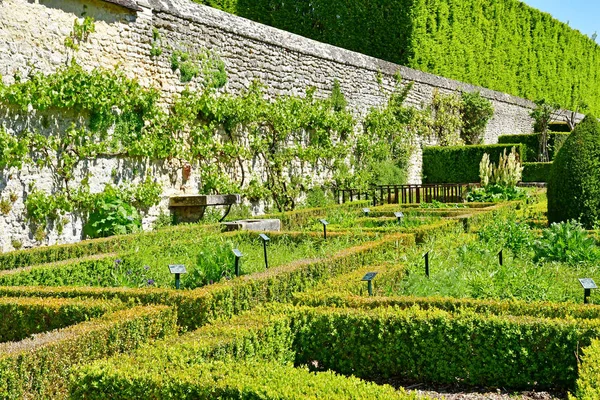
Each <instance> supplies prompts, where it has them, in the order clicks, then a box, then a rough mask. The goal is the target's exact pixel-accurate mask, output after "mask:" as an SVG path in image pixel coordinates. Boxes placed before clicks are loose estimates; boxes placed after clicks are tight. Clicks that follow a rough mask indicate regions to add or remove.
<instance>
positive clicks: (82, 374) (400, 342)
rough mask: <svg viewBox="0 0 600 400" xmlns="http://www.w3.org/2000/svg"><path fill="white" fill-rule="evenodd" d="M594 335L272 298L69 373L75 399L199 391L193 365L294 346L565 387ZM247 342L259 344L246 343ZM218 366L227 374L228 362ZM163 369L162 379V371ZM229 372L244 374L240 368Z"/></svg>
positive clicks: (570, 323) (331, 362)
mask: <svg viewBox="0 0 600 400" xmlns="http://www.w3.org/2000/svg"><path fill="white" fill-rule="evenodd" d="M275 326H276V328H274V327H275ZM211 327H214V328H216V329H215V330H214V331H213V330H211V329H210V328H211ZM261 331H263V332H266V334H264V336H263V337H264V338H265V340H264V341H263V340H258V341H256V340H257V337H258V336H260V335H261V333H260V332H261ZM211 332H212V333H211ZM207 335H208V336H207ZM257 335H258V336H257ZM598 335H600V321H598V320H596V319H585V320H583V319H575V318H565V319H552V318H534V317H529V316H520V317H516V316H511V315H494V314H485V313H480V312H477V311H473V310H465V309H459V310H457V311H455V312H452V313H451V312H448V311H444V310H440V309H437V308H431V309H426V310H424V309H420V308H418V307H411V308H405V309H402V308H398V307H375V308H372V309H348V308H308V307H304V306H292V305H272V306H270V307H268V308H267V309H266V310H265V309H262V310H255V311H254V313H253V315H252V316H249V315H247V314H246V315H245V316H242V317H240V318H235V319H234V320H232V322H231V323H230V322H229V321H227V322H219V323H216V324H215V325H214V326H205V327H203V328H201V329H200V330H199V331H197V332H193V333H190V334H188V335H186V336H184V337H182V341H181V343H178V342H177V341H174V340H170V341H169V340H167V341H164V343H161V344H159V345H158V346H156V347H155V348H154V349H152V348H151V347H150V346H145V347H143V348H141V349H140V350H138V351H136V352H134V353H133V354H130V355H125V356H117V357H113V358H111V359H109V360H105V361H98V362H96V363H94V364H93V365H91V366H84V367H83V368H82V369H81V370H80V371H78V375H77V378H76V380H77V381H78V382H81V381H83V382H85V384H84V385H75V386H74V387H73V389H74V391H75V393H76V395H77V396H82V397H76V398H100V397H83V396H101V395H102V394H103V393H110V394H112V393H113V392H112V390H119V389H123V390H124V393H125V394H128V395H130V396H131V397H136V396H138V395H139V393H142V392H140V391H142V390H144V388H145V387H146V386H145V385H148V384H150V386H151V387H154V385H157V387H156V388H152V389H150V390H158V391H157V392H151V393H155V394H156V395H157V396H158V398H161V396H166V395H167V394H173V395H176V397H177V396H183V395H184V394H183V392H180V391H179V390H184V389H183V388H184V387H185V388H186V389H185V390H187V389H189V390H192V393H195V394H198V393H203V392H201V391H200V392H198V390H200V389H198V387H197V386H200V387H202V388H203V389H202V390H204V388H205V386H204V383H203V382H205V381H204V380H203V378H202V377H201V376H198V375H197V374H192V373H191V371H198V370H202V368H203V366H204V365H206V363H214V362H219V361H228V360H235V365H239V366H241V367H240V369H241V370H242V371H244V373H243V375H246V374H247V375H250V376H254V379H260V378H257V376H258V375H260V374H261V371H262V370H261V369H260V368H256V366H255V364H252V366H251V367H250V368H248V370H247V371H245V370H244V367H243V366H244V361H245V360H246V361H247V360H261V361H259V363H258V364H260V365H268V363H276V364H275V365H281V363H282V362H283V363H285V361H286V360H287V358H288V357H289V356H290V355H291V354H295V364H296V365H313V366H315V365H318V369H319V370H332V371H335V372H337V373H340V374H344V375H354V376H356V377H359V378H362V379H368V380H376V379H379V380H380V379H382V378H383V379H388V378H391V377H394V378H401V379H408V380H418V381H426V382H435V383H440V384H452V383H456V381H457V379H458V380H459V381H461V382H463V383H464V384H472V385H485V386H492V387H506V388H511V389H532V388H536V389H559V390H572V389H573V388H574V385H575V382H576V378H577V355H576V353H577V351H578V349H579V348H586V347H587V346H588V345H589V344H590V343H591V342H592V340H594V339H595V338H597V337H598ZM290 342H291V344H290ZM159 343H160V342H159ZM253 343H256V344H257V347H258V348H257V349H252V350H250V351H249V350H248V349H251V348H252V346H253ZM155 344H156V343H155ZM248 344H250V345H248ZM288 346H290V347H289V350H286V348H288ZM290 351H291V353H290ZM586 354H587V353H586ZM282 356H283V357H282ZM315 361H316V362H317V363H318V364H315V363H314V362H315ZM219 365H220V366H221V367H223V368H225V369H224V370H222V371H221V372H223V373H224V375H226V376H228V375H229V374H230V370H229V368H228V367H225V366H223V365H222V364H219ZM275 370H277V368H275ZM165 371H166V374H167V376H168V377H169V378H168V379H165V380H162V379H161V376H164V374H165ZM297 371H298V370H292V369H289V370H287V369H286V370H285V371H279V372H278V373H277V374H276V375H273V379H275V380H280V381H281V382H282V383H281V384H275V383H274V382H275V381H273V382H271V383H270V384H269V386H271V387H273V388H276V389H277V394H278V395H281V396H283V395H284V394H286V393H290V395H296V396H298V393H296V392H295V391H294V390H295V389H296V387H302V386H301V385H299V384H293V385H290V384H289V383H288V374H292V375H293V374H295V373H297ZM186 375H188V376H191V377H192V378H191V379H189V380H186V381H185V382H187V384H188V385H184V386H182V387H180V386H179V383H177V384H176V385H175V386H176V387H177V388H178V389H176V391H175V392H171V391H170V390H172V389H168V388H167V386H168V384H167V382H169V381H171V380H174V381H178V380H179V379H180V377H183V376H186ZM208 375H209V376H212V374H210V373H209V374H208ZM307 376H308V375H307ZM236 377H237V378H238V379H240V380H241V381H245V378H242V376H241V375H236ZM583 378H584V377H582V378H580V379H583ZM265 384H266V383H265ZM338 385H340V389H341V388H343V387H345V386H343V385H344V383H340V382H334V381H332V382H331V385H330V387H331V388H332V389H334V388H336V387H337V386H338ZM162 390H167V391H166V392H163V391H162ZM280 390H288V392H285V391H283V392H280ZM107 391H108V392H107ZM159 394H160V395H159ZM115 395H116V396H119V395H120V394H115ZM131 397H130V398H131ZM111 398H112V396H111ZM115 398H121V397H115ZM183 398H185V397H183ZM201 398H202V397H201ZM283 398H288V397H283ZM299 398H302V397H299ZM319 398H321V397H319ZM330 398H332V399H337V398H347V397H344V396H343V395H340V396H338V397H336V396H333V395H332V396H331V397H330Z"/></svg>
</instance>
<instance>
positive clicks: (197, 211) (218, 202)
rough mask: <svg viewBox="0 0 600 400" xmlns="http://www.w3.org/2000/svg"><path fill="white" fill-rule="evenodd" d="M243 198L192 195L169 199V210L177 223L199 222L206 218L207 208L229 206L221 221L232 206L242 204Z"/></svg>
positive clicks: (225, 195)
mask: <svg viewBox="0 0 600 400" xmlns="http://www.w3.org/2000/svg"><path fill="white" fill-rule="evenodd" d="M241 202H242V197H241V196H240V195H239V194H223V195H221V194H217V195H205V194H191V195H187V194H186V195H181V196H172V197H171V198H169V209H170V210H171V213H172V214H173V215H174V217H175V223H182V222H198V221H200V220H201V219H202V217H204V212H205V211H206V207H212V206H228V207H227V211H225V215H223V218H221V220H220V221H219V222H221V221H223V220H224V219H225V217H227V215H228V214H229V211H230V210H231V206H233V205H234V204H241Z"/></svg>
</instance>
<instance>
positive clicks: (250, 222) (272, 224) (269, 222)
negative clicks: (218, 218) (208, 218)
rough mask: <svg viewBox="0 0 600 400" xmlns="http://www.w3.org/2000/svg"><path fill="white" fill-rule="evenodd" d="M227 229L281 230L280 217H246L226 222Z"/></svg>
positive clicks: (224, 224)
mask: <svg viewBox="0 0 600 400" xmlns="http://www.w3.org/2000/svg"><path fill="white" fill-rule="evenodd" d="M223 226H225V230H226V231H277V232H279V231H281V220H279V219H245V220H240V221H233V222H224V223H223Z"/></svg>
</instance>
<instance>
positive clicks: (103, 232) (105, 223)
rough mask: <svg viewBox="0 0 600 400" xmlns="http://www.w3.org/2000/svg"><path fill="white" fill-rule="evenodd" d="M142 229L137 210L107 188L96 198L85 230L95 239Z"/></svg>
mask: <svg viewBox="0 0 600 400" xmlns="http://www.w3.org/2000/svg"><path fill="white" fill-rule="evenodd" d="M107 188H108V186H107ZM141 229H142V220H141V218H140V214H139V213H138V212H137V210H136V209H135V208H134V207H133V206H131V205H130V204H127V203H126V202H124V201H123V200H121V199H119V198H118V197H117V196H116V194H115V193H114V191H111V190H106V188H105V190H104V192H103V195H102V196H101V197H98V198H97V199H96V201H95V204H94V206H93V208H92V209H91V211H90V215H89V218H88V221H87V223H86V224H85V226H84V228H83V231H84V233H85V235H86V236H87V237H89V238H92V239H93V238H99V237H107V236H112V235H125V234H128V233H135V232H138V231H140V230H141Z"/></svg>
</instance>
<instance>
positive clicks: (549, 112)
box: [530, 99, 560, 162]
mask: <svg viewBox="0 0 600 400" xmlns="http://www.w3.org/2000/svg"><path fill="white" fill-rule="evenodd" d="M535 105H536V107H535V109H534V110H533V111H532V112H531V114H530V116H531V117H532V118H533V119H534V121H535V122H534V124H533V131H534V132H537V133H539V135H540V137H539V140H540V141H539V150H538V160H539V161H540V162H549V161H550V155H549V154H548V125H549V124H550V121H551V120H552V117H553V115H554V114H555V113H556V112H557V111H558V110H559V109H560V105H559V104H556V103H549V102H547V101H546V100H545V99H542V100H536V101H535Z"/></svg>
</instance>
